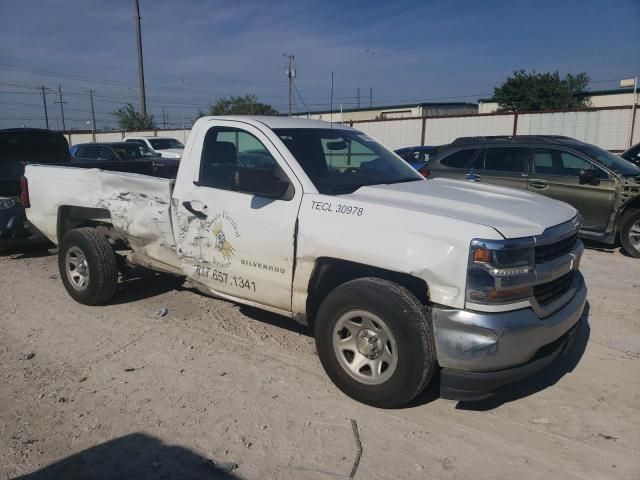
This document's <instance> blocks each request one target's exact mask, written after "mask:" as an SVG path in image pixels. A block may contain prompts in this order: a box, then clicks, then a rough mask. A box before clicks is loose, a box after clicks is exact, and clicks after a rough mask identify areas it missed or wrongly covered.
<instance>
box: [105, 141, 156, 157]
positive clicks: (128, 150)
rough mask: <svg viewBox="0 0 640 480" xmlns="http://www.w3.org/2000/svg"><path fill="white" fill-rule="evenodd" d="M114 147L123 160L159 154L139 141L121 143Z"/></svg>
mask: <svg viewBox="0 0 640 480" xmlns="http://www.w3.org/2000/svg"><path fill="white" fill-rule="evenodd" d="M113 149H114V150H115V151H116V153H117V154H118V155H119V156H120V158H121V159H123V160H135V159H138V158H148V157H157V156H158V154H157V153H155V152H154V151H153V150H151V149H150V148H149V147H147V146H145V145H140V144H137V143H119V144H118V145H114V146H113Z"/></svg>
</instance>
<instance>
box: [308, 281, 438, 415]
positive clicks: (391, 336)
mask: <svg viewBox="0 0 640 480" xmlns="http://www.w3.org/2000/svg"><path fill="white" fill-rule="evenodd" d="M315 338H316V347H317V350H318V356H319V357H320V361H321V363H322V366H323V367H324V369H325V371H326V372H327V374H328V375H329V377H330V378H331V380H333V382H334V383H335V384H336V386H337V387H338V388H340V390H342V391H343V392H344V393H346V394H347V395H349V396H350V397H352V398H354V399H355V400H358V401H360V402H363V403H366V404H369V405H373V406H376V407H382V408H394V407H400V406H402V405H405V404H406V403H407V402H409V401H410V400H412V399H413V398H414V397H415V396H416V395H418V394H419V393H420V392H421V391H422V390H424V388H425V386H426V385H427V384H428V383H429V381H430V380H431V377H432V376H433V373H434V371H435V369H436V361H435V353H434V348H433V336H432V333H431V328H430V326H429V323H428V319H427V315H426V312H425V309H424V306H423V305H422V304H421V303H420V302H419V301H418V299H417V298H416V297H415V296H414V295H413V294H412V293H411V292H409V291H408V290H407V289H405V288H404V287H402V286H400V285H398V284H396V283H393V282H390V281H387V280H382V279H379V278H360V279H356V280H352V281H350V282H347V283H345V284H343V285H340V286H339V287H337V288H336V289H335V290H333V291H332V292H331V293H330V294H329V295H328V296H327V298H325V300H324V301H323V302H322V305H321V306H320V309H319V310H318V315H317V318H316V325H315Z"/></svg>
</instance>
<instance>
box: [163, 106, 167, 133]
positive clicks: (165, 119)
mask: <svg viewBox="0 0 640 480" xmlns="http://www.w3.org/2000/svg"><path fill="white" fill-rule="evenodd" d="M162 124H163V125H164V129H165V130H166V129H167V118H166V117H165V116H164V107H162Z"/></svg>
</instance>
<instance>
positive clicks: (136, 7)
mask: <svg viewBox="0 0 640 480" xmlns="http://www.w3.org/2000/svg"><path fill="white" fill-rule="evenodd" d="M133 18H134V19H135V20H136V41H137V43H138V84H139V87H140V112H141V113H142V115H144V116H146V115H147V97H146V93H145V90H144V62H143V61H142V31H141V29H140V3H139V2H138V0H133Z"/></svg>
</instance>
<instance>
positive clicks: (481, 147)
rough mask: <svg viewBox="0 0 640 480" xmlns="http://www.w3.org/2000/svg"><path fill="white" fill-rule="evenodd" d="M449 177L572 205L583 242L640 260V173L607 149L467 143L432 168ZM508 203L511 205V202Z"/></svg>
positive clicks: (550, 139) (556, 143) (510, 140)
mask: <svg viewBox="0 0 640 480" xmlns="http://www.w3.org/2000/svg"><path fill="white" fill-rule="evenodd" d="M426 169H427V170H428V172H429V176H431V177H447V178H456V179H461V180H468V181H472V182H482V183H490V184H496V185H502V186H505V187H511V188H518V189H522V190H530V191H532V192H537V193H540V194H542V195H546V196H548V197H551V198H555V199H556V200H561V201H564V202H567V203H569V204H571V205H573V206H574V207H575V208H576V209H578V211H579V212H580V214H581V215H582V218H583V226H582V229H581V231H580V233H581V236H582V237H584V238H590V239H594V240H598V241H602V242H605V243H609V244H613V243H614V242H615V239H616V235H617V234H620V241H621V243H622V246H623V247H624V249H625V251H626V252H627V253H629V254H630V255H632V256H634V257H636V258H640V168H639V167H638V166H636V165H634V164H632V163H631V162H628V161H627V160H624V159H623V158H620V157H619V156H617V155H614V154H612V153H610V152H607V151H606V150H603V149H602V148H599V147H596V146H595V145H590V144H588V143H584V142H581V141H579V140H575V139H573V138H569V137H561V136H537V135H536V136H514V137H466V138H459V139H457V140H456V141H454V142H453V143H452V144H451V145H450V146H448V147H447V148H445V149H443V150H442V151H440V152H438V154H437V155H436V156H435V157H434V158H433V159H432V160H431V161H430V162H429V163H428V164H427V166H426ZM505 201H508V199H506V200H505Z"/></svg>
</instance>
